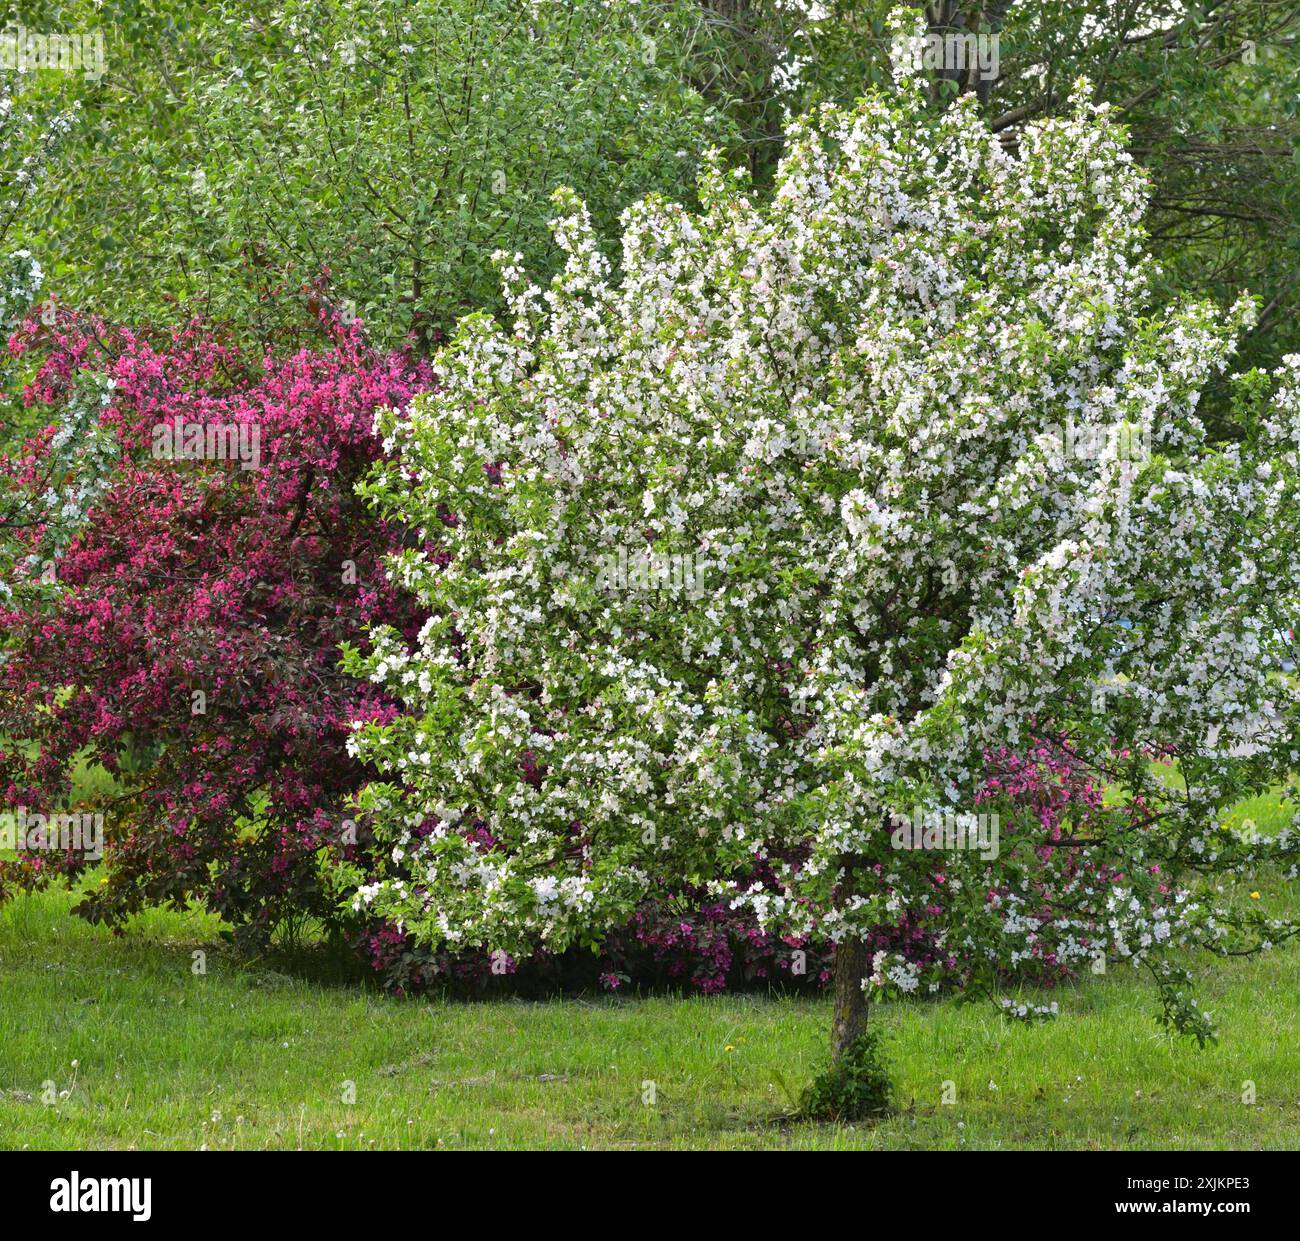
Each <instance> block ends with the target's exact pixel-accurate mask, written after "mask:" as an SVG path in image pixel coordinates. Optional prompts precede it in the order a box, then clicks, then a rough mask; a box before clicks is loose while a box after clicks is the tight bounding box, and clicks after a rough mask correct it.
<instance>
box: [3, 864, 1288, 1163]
mask: <svg viewBox="0 0 1300 1241" xmlns="http://www.w3.org/2000/svg"><path fill="white" fill-rule="evenodd" d="M1293 886H1294V885H1288V888H1293ZM1265 895H1266V896H1268V897H1271V898H1276V897H1283V898H1285V899H1293V898H1294V895H1295V894H1294V891H1285V892H1284V891H1282V890H1281V889H1278V888H1272V889H1270V890H1269V891H1267V892H1266V893H1265ZM69 903H70V898H68V897H67V896H66V895H64V894H56V893H49V894H42V895H38V896H23V897H18V898H17V899H16V900H15V901H13V902H12V903H10V904H9V905H7V906H6V907H4V908H3V909H0V1147H3V1148H5V1149H16V1148H22V1147H31V1148H33V1149H51V1148H64V1149H101V1148H110V1149H121V1148H132V1147H135V1148H141V1149H156V1148H185V1149H195V1148H199V1147H204V1146H206V1147H207V1148H209V1149H227V1148H255V1149H260V1148H271V1149H299V1148H301V1149H321V1148H325V1149H330V1148H346V1149H356V1148H376V1149H394V1148H408V1149H409V1148H420V1149H430V1148H434V1149H436V1148H447V1149H457V1148H502V1147H508V1148H514V1147H549V1148H566V1149H577V1148H627V1147H684V1148H697V1147H708V1148H773V1147H780V1148H821V1149H830V1148H855V1149H875V1148H909V1149H911V1148H915V1149H937V1148H948V1149H951V1148H955V1147H967V1148H1001V1149H1011V1148H1107V1149H1109V1148H1118V1149H1149V1148H1154V1149H1160V1148H1175V1149H1177V1148H1186V1149H1213V1148H1229V1149H1243V1148H1245V1149H1249V1148H1265V1147H1271V1148H1289V1149H1294V1148H1295V1147H1297V1146H1300V1045H1298V1044H1300V1040H1298V1039H1297V1034H1296V1030H1297V1017H1298V1016H1300V949H1297V948H1295V947H1287V948H1283V949H1280V950H1279V951H1277V952H1275V953H1272V954H1269V955H1266V956H1264V957H1261V958H1254V959H1249V960H1237V961H1228V962H1208V961H1207V962H1206V963H1205V965H1204V968H1203V969H1202V970H1201V983H1202V987H1201V996H1202V998H1203V1001H1204V1003H1205V1005H1206V1007H1207V1008H1208V1009H1209V1010H1210V1011H1211V1012H1212V1013H1214V1015H1215V1017H1216V1019H1217V1020H1218V1022H1219V1024H1220V1027H1221V1031H1222V1041H1221V1042H1220V1044H1219V1045H1218V1046H1215V1047H1211V1048H1209V1049H1207V1050H1204V1051H1198V1050H1197V1048H1196V1047H1195V1045H1194V1044H1192V1043H1189V1042H1187V1041H1185V1040H1179V1039H1173V1038H1170V1037H1169V1036H1167V1035H1165V1034H1163V1033H1162V1032H1161V1031H1160V1030H1159V1028H1158V1027H1157V1026H1156V1024H1155V1022H1154V1020H1153V1012H1154V995H1153V992H1152V990H1151V988H1150V986H1149V985H1148V984H1147V983H1146V982H1145V981H1144V980H1143V979H1141V978H1139V977H1137V976H1134V975H1133V974H1132V973H1131V972H1130V971H1128V970H1126V969H1114V970H1112V971H1111V973H1110V974H1108V975H1107V976H1105V977H1101V978H1093V977H1089V978H1087V979H1086V980H1085V981H1083V982H1081V983H1080V984H1079V985H1077V986H1069V987H1065V988H1058V989H1057V990H1056V991H1054V992H1053V993H1052V995H1051V996H1050V997H1048V996H1044V995H1043V994H1041V993H1038V994H1034V995H1028V996H1027V998H1030V999H1034V1000H1037V1001H1040V1002H1041V1001H1044V1000H1046V999H1048V998H1055V999H1056V1000H1057V1001H1058V1002H1059V1003H1060V1006H1061V1010H1062V1015H1061V1017H1060V1019H1059V1020H1058V1021H1056V1022H1054V1023H1051V1024H1048V1025H1040V1026H1033V1027H1030V1026H1025V1025H1023V1024H1019V1023H1014V1022H1009V1021H1007V1020H1005V1019H1004V1018H1003V1017H1002V1016H1001V1015H1000V1014H999V1013H998V1012H996V1010H995V1009H994V1008H993V1007H992V1006H991V1005H990V1004H989V1003H988V1002H979V1003H974V1004H969V1005H964V1006H963V1005H959V1004H957V1003H956V1002H954V1001H951V1000H944V1001H940V1002H930V1003H915V1004H900V1005H892V1006H886V1007H879V1008H877V1009H876V1010H874V1011H873V1020H875V1021H878V1022H879V1023H880V1024H881V1025H882V1026H883V1027H885V1028H886V1029H887V1031H888V1035H889V1038H888V1046H889V1052H890V1055H891V1058H892V1060H893V1065H894V1077H895V1081H896V1084H897V1096H898V1099H897V1101H898V1105H899V1110H898V1111H897V1113H896V1114H895V1115H893V1116H891V1117H890V1118H888V1119H886V1120H884V1121H882V1122H879V1123H876V1124H871V1125H861V1126H857V1127H842V1126H834V1125H818V1124H791V1123H788V1122H787V1121H786V1120H785V1119H784V1118H783V1114H784V1113H785V1112H786V1111H787V1109H788V1106H789V1094H788V1092H795V1091H797V1090H798V1089H799V1088H801V1087H802V1086H803V1084H804V1083H805V1082H807V1081H808V1079H809V1078H810V1077H811V1076H812V1075H813V1073H814V1072H815V1071H816V1070H817V1068H818V1067H819V1065H820V1064H821V1063H822V1061H823V1058H824V1056H825V1049H826V1039H827V1027H828V1022H829V1004H828V1002H827V1001H825V1000H822V999H816V1000H814V999H806V998H789V997H780V996H766V995H764V996H732V997H727V998H716V999H708V998H703V997H689V998H673V997H653V998H635V997H629V998H612V997H603V996H602V997H592V998H589V999H561V1000H550V1001H547V1002H525V1001H521V1000H512V999H506V998H502V999H496V1000H491V999H489V1000H482V1001H465V1000H459V1001H455V1000H445V999H440V1000H436V1001H433V1002H430V1001H429V1000H427V999H423V1000H401V999H394V998H389V997H384V996H381V995H379V994H377V993H374V992H368V991H365V990H363V989H360V988H358V987H356V986H330V985H324V984H321V983H313V982H310V981H307V980H306V979H305V978H304V977H302V976H301V975H299V976H297V977H293V976H289V975H287V974H284V973H279V972H275V971H273V970H270V969H268V968H265V967H258V966H252V965H247V964H240V963H238V962H236V961H234V960H233V959H231V958H230V957H228V956H226V955H224V950H223V949H222V948H221V947H219V946H217V945H219V943H220V941H219V940H217V939H216V936H215V931H216V927H215V924H214V923H212V922H211V921H210V920H208V919H206V918H203V917H201V916H197V915H176V914H166V913H151V914H148V915H145V916H143V917H141V918H139V919H138V920H137V921H136V923H135V924H133V926H132V928H131V930H130V932H129V933H128V935H126V936H125V937H121V938H116V939H115V938H114V937H113V936H111V935H110V934H108V933H107V932H105V931H103V930H101V929H99V928H94V927H90V926H87V925H85V924H83V923H81V922H80V921H78V920H76V919H74V918H71V917H69V916H68V914H67V906H68V904H69ZM196 950H202V951H205V952H206V954H207V957H206V967H207V972H206V974H195V973H194V972H193V969H192V966H193V957H192V953H193V952H195V951H196ZM74 1062H75V1063H74ZM1248 1082H1250V1083H1253V1084H1254V1091H1255V1099H1256V1101H1255V1103H1254V1104H1253V1105H1252V1104H1248V1103H1246V1102H1243V1092H1244V1091H1246V1090H1247V1089H1248V1088H1247V1086H1246V1083H1248ZM47 1083H49V1085H47ZM349 1083H351V1085H349ZM651 1083H653V1085H651ZM945 1083H951V1086H950V1087H948V1090H949V1093H950V1096H951V1097H955V1102H954V1103H952V1104H949V1105H945V1104H943V1103H942V1102H941V1098H942V1096H943V1093H944V1090H945ZM51 1097H53V1099H54V1102H53V1103H49V1102H47V1101H45V1100H48V1099H49V1098H51ZM349 1099H354V1100H355V1101H354V1102H348V1101H346V1100H349Z"/></svg>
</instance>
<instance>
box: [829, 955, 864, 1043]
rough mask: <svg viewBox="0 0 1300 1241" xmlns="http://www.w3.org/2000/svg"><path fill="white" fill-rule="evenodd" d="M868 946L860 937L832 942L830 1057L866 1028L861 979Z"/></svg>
mask: <svg viewBox="0 0 1300 1241" xmlns="http://www.w3.org/2000/svg"><path fill="white" fill-rule="evenodd" d="M867 966H868V957H867V946H866V944H864V943H863V942H862V940H860V939H857V938H856V937H854V938H848V939H842V940H840V942H839V943H838V944H836V945H835V1008H834V1012H833V1015H832V1017H831V1059H832V1060H838V1059H839V1058H840V1056H841V1055H842V1054H843V1053H844V1049H845V1048H846V1047H847V1046H848V1045H849V1044H850V1043H851V1042H853V1040H854V1039H855V1038H857V1037H858V1035H859V1034H862V1033H863V1032H864V1031H865V1030H866V1028H867V997H866V994H865V993H864V992H863V990H862V980H863V979H864V978H865V977H866V976H867Z"/></svg>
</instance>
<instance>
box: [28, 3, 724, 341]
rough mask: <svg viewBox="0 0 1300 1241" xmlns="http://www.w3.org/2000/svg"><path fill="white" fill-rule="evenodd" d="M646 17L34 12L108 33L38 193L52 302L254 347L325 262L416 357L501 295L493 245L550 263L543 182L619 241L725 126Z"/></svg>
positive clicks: (477, 11) (296, 321)
mask: <svg viewBox="0 0 1300 1241" xmlns="http://www.w3.org/2000/svg"><path fill="white" fill-rule="evenodd" d="M643 8H644V6H642V5H640V4H627V5H624V4H618V5H608V4H603V3H600V2H599V0H558V2H556V3H547V4H520V3H516V2H515V0H436V2H435V0H418V2H417V3H395V2H393V0H380V2H379V3H375V2H374V0H289V2H288V3H271V2H269V0H267V2H257V3H253V4H249V3H247V2H246V0H240V2H239V3H224V2H220V0H218V2H217V3H207V2H204V3H190V2H186V0H182V3H179V4H178V3H171V2H168V3H165V4H162V3H155V2H153V0H146V2H145V3H142V4H141V3H135V2H134V0H129V2H128V0H107V2H106V3H104V4H102V5H101V4H92V3H89V2H88V0H86V2H82V0H75V2H73V3H52V4H47V5H38V6H34V9H33V14H32V17H31V20H32V22H33V23H37V24H44V25H46V26H53V27H54V28H56V29H63V28H69V27H71V28H80V27H85V26H93V27H96V28H100V29H105V30H106V31H107V32H108V34H109V40H110V41H109V45H108V60H109V69H108V72H107V73H106V74H105V75H104V77H103V78H102V79H100V80H99V81H98V82H86V81H82V82H80V83H79V91H80V94H81V97H82V102H83V105H84V106H83V108H82V113H81V121H80V124H79V126H78V128H77V130H76V133H75V135H74V141H73V144H72V149H71V151H70V152H69V155H68V157H67V158H66V159H65V160H64V161H63V163H62V164H61V166H60V167H59V169H58V170H57V172H56V175H55V178H54V181H53V183H52V188H51V193H50V194H49V195H48V196H45V197H43V199H42V205H43V208H44V210H43V212H42V214H41V217H40V220H39V222H38V223H39V226H40V242H41V253H42V254H43V255H44V256H45V261H46V266H47V268H48V270H49V271H50V273H51V279H52V282H53V285H54V286H55V287H56V288H57V291H58V293H59V296H60V297H61V298H63V299H64V300H65V301H68V302H70V303H72V304H76V305H80V306H84V307H89V308H93V309H94V310H95V311H96V312H98V313H101V314H103V315H105V317H106V318H108V319H109V320H110V321H112V322H117V323H132V322H136V323H151V324H156V323H159V322H163V321H166V319H167V318H168V317H170V318H172V319H173V320H174V319H175V318H177V305H178V304H181V305H183V307H184V308H185V310H184V311H183V312H182V314H181V316H180V317H182V318H183V317H184V313H187V312H188V311H198V312H201V313H203V314H204V315H205V316H207V317H209V318H212V319H217V320H231V321H233V322H236V323H238V324H239V327H240V330H241V331H244V332H251V333H256V334H257V335H258V336H259V337H260V338H262V339H270V338H271V337H272V336H274V335H275V334H277V333H283V332H287V331H292V330H296V329H297V328H298V327H299V326H300V325H301V323H302V321H303V319H304V316H302V315H301V314H297V313H295V312H294V309H293V308H292V307H291V306H289V305H288V304H287V303H285V301H284V300H283V299H282V298H278V297H275V296H272V294H273V293H275V292H276V291H277V290H280V289H282V288H287V289H289V290H293V289H297V288H299V287H300V286H302V285H303V284H304V283H306V282H310V281H311V280H313V279H314V278H315V277H316V276H317V275H319V274H320V273H321V271H322V270H326V269H327V270H329V272H330V273H331V276H332V285H333V288H334V291H335V296H336V297H337V298H338V299H339V303H340V306H341V307H342V306H348V307H350V309H351V310H352V311H354V312H355V313H356V314H357V315H358V316H359V317H361V318H364V319H365V320H366V322H367V323H368V325H369V329H370V331H371V334H372V336H373V338H374V339H375V340H376V341H377V343H380V344H385V343H386V344H395V343H399V342H400V341H401V340H402V339H403V338H404V337H405V336H406V335H407V334H408V333H411V332H415V333H416V334H417V336H419V337H420V338H421V340H423V341H424V342H425V343H427V341H428V339H430V337H431V334H432V333H434V332H435V331H436V330H437V329H439V328H441V327H446V326H448V325H449V324H450V323H452V322H454V320H455V318H456V317H457V316H458V315H459V314H460V313H462V312H463V311H464V310H466V309H468V308H471V307H475V306H479V305H482V304H484V303H485V302H488V301H490V300H491V298H493V297H494V296H495V294H496V282H495V277H494V276H493V274H492V272H491V269H490V263H489V262H488V258H489V255H490V254H491V252H492V250H493V249H495V248H496V247H498V246H501V245H508V246H509V247H511V248H512V249H521V250H523V251H524V252H525V253H526V254H528V255H529V257H530V261H532V262H535V263H537V264H539V265H540V266H542V267H545V266H546V264H547V263H548V262H549V261H551V256H549V255H548V252H547V246H548V234H547V230H546V215H547V195H548V194H549V192H550V191H551V190H552V189H554V188H555V186H556V185H558V184H560V183H569V184H575V185H580V186H582V187H583V190H584V193H586V194H587V195H588V196H589V197H590V200H591V203H592V210H593V212H594V214H595V216H596V219H597V220H598V221H599V223H600V225H601V226H602V228H604V229H606V230H607V231H608V232H609V233H610V234H611V235H612V233H613V232H614V231H615V226H616V223H617V219H618V214H619V212H620V211H621V210H622V209H623V207H624V206H626V205H627V203H629V202H630V201H632V200H633V199H635V198H637V197H638V196H640V195H641V194H642V193H644V192H646V191H648V190H652V189H659V190H666V191H671V192H673V193H678V192H681V191H682V190H683V189H684V188H687V187H689V186H690V185H691V184H693V181H694V173H695V166H696V158H697V152H698V151H699V150H700V149H701V147H702V146H704V145H706V144H707V141H709V140H711V139H712V137H713V136H714V134H715V127H716V126H717V125H718V124H721V123H722V120H721V118H720V117H715V116H713V115H711V113H710V109H709V108H708V106H707V105H706V104H705V103H704V102H703V100H701V99H700V97H699V96H698V95H697V94H696V93H695V92H694V91H693V90H691V89H690V88H689V87H688V86H685V85H683V84H682V82H681V81H680V80H679V79H678V77H677V75H676V73H675V65H676V62H677V57H676V56H674V55H672V54H669V49H668V48H667V47H666V46H664V45H665V43H666V40H667V39H668V38H669V37H670V35H671V28H670V27H668V26H667V25H665V24H664V23H663V22H662V21H658V22H651V21H648V20H643ZM661 57H662V59H661Z"/></svg>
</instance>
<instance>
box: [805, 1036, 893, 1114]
mask: <svg viewBox="0 0 1300 1241" xmlns="http://www.w3.org/2000/svg"><path fill="white" fill-rule="evenodd" d="M880 1041H881V1040H880V1031H879V1030H878V1029H877V1028H876V1027H875V1026H868V1027H867V1028H866V1029H865V1030H864V1031H863V1032H862V1033H861V1034H859V1035H858V1036H857V1038H855V1039H854V1040H853V1041H852V1042H851V1043H849V1045H848V1046H847V1047H845V1048H844V1050H843V1051H842V1052H841V1053H840V1055H839V1056H837V1057H836V1059H835V1060H833V1061H832V1062H831V1064H830V1067H829V1068H827V1069H826V1070H825V1071H823V1072H822V1073H819V1074H818V1075H817V1076H816V1077H815V1078H814V1079H813V1081H812V1083H811V1084H810V1085H809V1086H808V1087H807V1089H806V1090H805V1091H804V1093H803V1097H802V1098H801V1099H800V1112H801V1113H802V1114H803V1115H804V1116H807V1117H808V1118H809V1119H813V1120H836V1121H854V1120H866V1119H868V1118H870V1117H873V1116H882V1115H884V1113H885V1112H887V1111H888V1110H889V1100H890V1093H891V1089H890V1084H889V1066H888V1065H887V1064H886V1062H885V1057H884V1054H883V1052H882V1050H881V1046H880Z"/></svg>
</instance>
